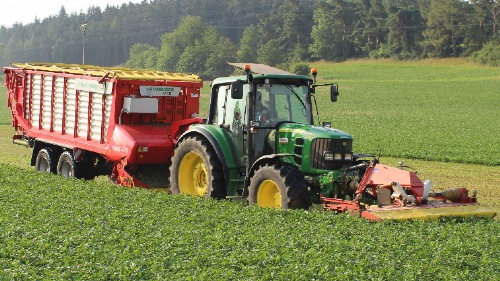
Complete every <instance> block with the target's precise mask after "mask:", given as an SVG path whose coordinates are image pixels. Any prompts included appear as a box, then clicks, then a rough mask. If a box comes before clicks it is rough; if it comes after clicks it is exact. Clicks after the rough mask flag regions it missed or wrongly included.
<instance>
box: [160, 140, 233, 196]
mask: <svg viewBox="0 0 500 281" xmlns="http://www.w3.org/2000/svg"><path fill="white" fill-rule="evenodd" d="M170 191H172V193H173V194H178V193H182V194H190V195H196V196H204V197H209V198H225V197H226V188H225V181H224V176H223V174H222V165H221V163H220V161H219V159H218V157H217V154H216V153H215V150H214V149H213V148H212V146H211V145H210V143H209V142H208V141H206V140H204V139H201V138H198V137H189V138H186V139H185V140H183V141H182V142H181V143H180V144H179V145H178V147H177V148H176V149H175V153H174V157H173V158H172V165H171V166H170Z"/></svg>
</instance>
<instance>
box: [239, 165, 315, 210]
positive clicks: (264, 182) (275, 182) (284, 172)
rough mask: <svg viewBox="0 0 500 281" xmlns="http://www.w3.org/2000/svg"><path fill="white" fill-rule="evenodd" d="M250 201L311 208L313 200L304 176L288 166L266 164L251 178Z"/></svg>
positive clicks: (270, 206) (291, 207) (269, 204)
mask: <svg viewBox="0 0 500 281" xmlns="http://www.w3.org/2000/svg"><path fill="white" fill-rule="evenodd" d="M248 202H249V203H250V204H257V205H258V206H260V207H269V208H282V209H306V210H307V209H309V207H310V206H311V201H310V199H309V193H308V191H307V186H306V182H305V180H304V176H303V175H302V174H301V173H300V172H299V171H298V170H296V169H294V168H291V167H288V166H277V165H271V166H269V165H265V166H263V167H260V168H259V169H258V170H257V171H256V172H255V174H254V176H253V177H252V178H251V179H250V186H249V187H248Z"/></svg>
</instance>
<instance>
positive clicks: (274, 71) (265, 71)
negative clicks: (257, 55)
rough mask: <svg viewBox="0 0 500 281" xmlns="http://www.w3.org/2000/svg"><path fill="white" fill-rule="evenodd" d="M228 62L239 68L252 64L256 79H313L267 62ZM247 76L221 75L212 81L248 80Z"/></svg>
mask: <svg viewBox="0 0 500 281" xmlns="http://www.w3.org/2000/svg"><path fill="white" fill-rule="evenodd" d="M228 64H230V65H232V66H234V67H236V68H239V69H243V70H244V69H245V65H250V69H251V72H252V73H253V78H254V79H259V78H291V79H306V80H311V81H312V78H311V77H309V76H304V75H297V74H293V73H291V72H288V71H285V70H282V69H279V68H275V67H272V66H269V65H265V64H258V63H237V62H228ZM246 79H247V77H246V76H245V75H240V76H229V77H220V78H217V79H215V80H214V81H213V82H212V83H213V84H227V83H231V82H234V81H237V80H246Z"/></svg>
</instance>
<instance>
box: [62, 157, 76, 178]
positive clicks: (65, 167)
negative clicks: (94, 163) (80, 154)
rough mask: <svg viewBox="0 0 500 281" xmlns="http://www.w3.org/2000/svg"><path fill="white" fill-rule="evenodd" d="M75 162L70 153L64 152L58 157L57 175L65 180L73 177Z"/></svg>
mask: <svg viewBox="0 0 500 281" xmlns="http://www.w3.org/2000/svg"><path fill="white" fill-rule="evenodd" d="M75 166H76V165H75V160H74V159H73V155H71V153H70V152H68V151H65V152H63V153H62V154H61V156H59V161H58V162H57V174H58V175H60V176H63V177H65V178H67V179H69V178H73V177H75Z"/></svg>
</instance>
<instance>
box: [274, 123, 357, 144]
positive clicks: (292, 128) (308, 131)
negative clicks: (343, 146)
mask: <svg viewBox="0 0 500 281" xmlns="http://www.w3.org/2000/svg"><path fill="white" fill-rule="evenodd" d="M278 134H279V135H287V136H289V137H291V138H293V139H295V138H304V139H307V140H312V139H316V138H328V139H331V138H335V139H352V135H350V134H348V133H346V132H343V131H341V130H338V129H334V128H325V127H318V126H313V125H307V124H298V123H284V124H282V125H281V126H280V127H279V129H278Z"/></svg>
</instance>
